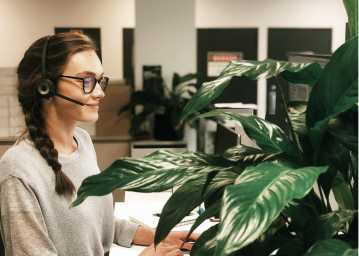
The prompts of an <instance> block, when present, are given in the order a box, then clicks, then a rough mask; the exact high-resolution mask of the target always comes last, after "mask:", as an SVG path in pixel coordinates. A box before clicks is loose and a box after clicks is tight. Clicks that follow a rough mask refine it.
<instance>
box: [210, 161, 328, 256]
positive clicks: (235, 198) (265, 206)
mask: <svg viewBox="0 0 359 256" xmlns="http://www.w3.org/2000/svg"><path fill="white" fill-rule="evenodd" d="M326 169H327V167H304V168H300V169H292V168H290V167H288V166H287V165H283V164H280V163H277V162H264V163H261V164H259V165H257V166H251V167H248V168H247V169H245V170H244V171H243V173H242V174H241V175H240V176H239V177H238V178H237V180H236V182H235V184H234V185H230V186H227V187H226V190H225V193H224V196H223V205H222V209H221V224H220V228H219V233H218V235H217V247H216V254H215V255H216V256H218V255H230V254H231V253H233V252H235V251H237V250H239V249H240V248H242V247H244V246H246V245H248V244H250V243H251V242H253V241H255V240H256V239H257V238H258V237H259V236H260V235H261V234H262V233H263V232H264V231H266V230H267V228H268V227H269V226H270V225H271V223H272V222H273V221H274V220H275V219H276V218H277V217H278V215H279V214H280V213H281V212H282V210H283V209H284V207H285V206H286V205H288V203H290V202H291V201H292V200H293V199H299V198H302V197H304V196H305V195H306V194H307V193H308V192H309V191H310V190H311V188H312V186H313V184H314V183H315V181H316V179H317V178H318V176H319V175H320V174H321V173H323V172H324V171H326Z"/></svg>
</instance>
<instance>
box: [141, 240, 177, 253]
mask: <svg viewBox="0 0 359 256" xmlns="http://www.w3.org/2000/svg"><path fill="white" fill-rule="evenodd" d="M182 255H183V252H181V250H180V249H179V247H178V246H176V245H169V244H166V243H164V242H162V243H159V244H158V245H157V246H156V249H155V246H154V245H153V244H151V245H150V246H149V247H147V248H146V249H144V250H143V251H142V252H141V254H140V255H139V256H182Z"/></svg>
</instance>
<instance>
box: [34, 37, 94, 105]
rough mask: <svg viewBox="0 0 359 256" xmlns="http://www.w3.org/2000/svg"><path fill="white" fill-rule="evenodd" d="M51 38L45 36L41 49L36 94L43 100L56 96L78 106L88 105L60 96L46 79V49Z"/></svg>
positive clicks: (51, 82)
mask: <svg viewBox="0 0 359 256" xmlns="http://www.w3.org/2000/svg"><path fill="white" fill-rule="evenodd" d="M50 38H51V36H47V37H46V39H45V43H44V47H43V48H42V54H41V79H40V81H39V82H38V83H37V92H38V93H39V94H40V96H41V97H43V98H47V99H49V98H51V97H54V96H58V97H60V98H63V99H65V100H68V101H70V102H72V103H75V104H78V105H80V106H87V105H88V104H85V103H82V102H80V101H78V100H74V99H71V98H70V97H67V96H65V95H61V94H59V93H57V92H56V87H55V83H54V82H53V81H52V80H51V79H50V78H49V77H48V75H47V68H46V59H47V48H48V45H49V41H50Z"/></svg>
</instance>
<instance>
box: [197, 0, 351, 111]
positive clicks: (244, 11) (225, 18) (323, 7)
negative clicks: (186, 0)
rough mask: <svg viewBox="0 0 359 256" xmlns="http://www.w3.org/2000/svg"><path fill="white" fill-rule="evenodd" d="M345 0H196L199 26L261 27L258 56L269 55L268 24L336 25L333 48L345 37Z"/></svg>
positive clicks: (261, 90)
mask: <svg viewBox="0 0 359 256" xmlns="http://www.w3.org/2000/svg"><path fill="white" fill-rule="evenodd" d="M346 20H347V18H346V13H345V9H344V5H343V1H342V0H300V1H298V0H220V1H218V0H196V27H197V28H230V27H237V28H243V27H244V28H245V27H257V28H258V59H260V60H263V59H265V58H267V29H268V28H278V27H282V28H305V27H311V28H332V50H333V51H334V50H335V49H336V48H338V47H339V46H340V45H341V44H342V43H343V42H344V40H345V22H346ZM265 82H266V81H263V80H262V81H259V83H258V90H257V97H258V105H259V109H258V114H259V115H260V116H262V117H263V116H264V114H265V108H266V84H265Z"/></svg>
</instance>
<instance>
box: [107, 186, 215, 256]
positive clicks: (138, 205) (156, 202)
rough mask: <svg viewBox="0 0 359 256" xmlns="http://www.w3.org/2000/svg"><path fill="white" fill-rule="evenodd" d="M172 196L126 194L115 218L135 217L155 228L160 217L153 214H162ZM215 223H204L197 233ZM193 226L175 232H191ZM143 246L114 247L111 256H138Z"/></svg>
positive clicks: (164, 194)
mask: <svg viewBox="0 0 359 256" xmlns="http://www.w3.org/2000/svg"><path fill="white" fill-rule="evenodd" d="M170 196H171V192H161V193H136V192H126V201H125V202H118V203H116V204H115V216H116V217H118V218H122V219H130V217H135V218H136V219H137V220H140V221H141V222H143V223H144V224H146V225H147V226H149V227H151V228H154V227H156V225H157V222H158V219H159V218H158V217H155V216H153V213H158V212H161V210H162V208H163V206H164V204H165V203H166V201H167V199H168V198H169V197H170ZM214 224H215V223H213V222H210V221H206V222H204V223H202V224H201V225H200V226H199V227H198V228H197V229H196V232H197V233H201V232H204V231H205V230H207V229H208V228H209V227H211V226H212V225H214ZM190 228H191V224H188V225H183V226H179V227H175V228H174V229H173V230H176V231H179V230H189V229H190ZM144 248H145V247H143V246H136V245H134V246H132V247H131V248H125V247H121V246H117V245H113V246H112V248H111V251H110V256H124V255H126V256H135V255H136V256H137V255H138V254H140V252H141V251H142V250H143V249H144Z"/></svg>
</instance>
